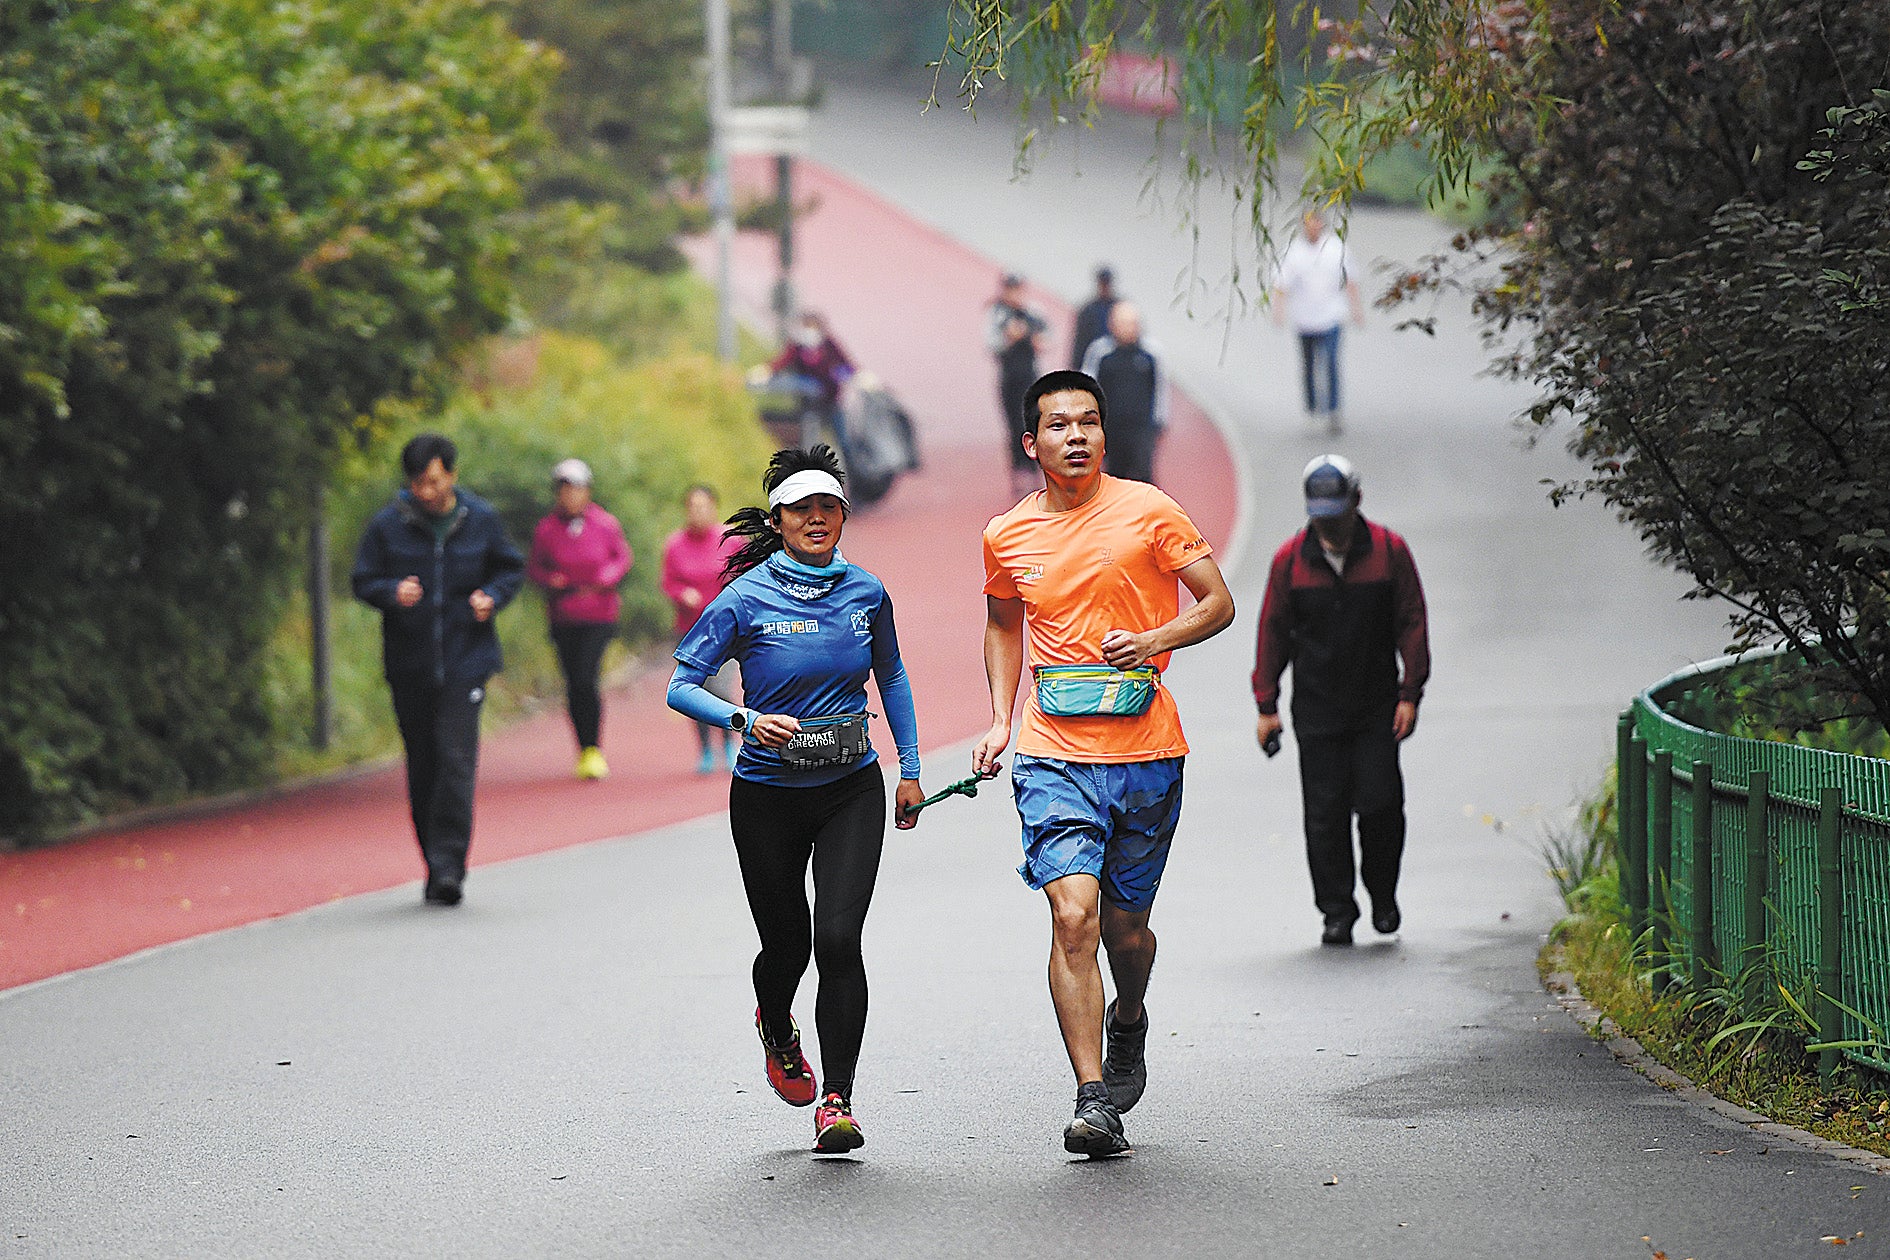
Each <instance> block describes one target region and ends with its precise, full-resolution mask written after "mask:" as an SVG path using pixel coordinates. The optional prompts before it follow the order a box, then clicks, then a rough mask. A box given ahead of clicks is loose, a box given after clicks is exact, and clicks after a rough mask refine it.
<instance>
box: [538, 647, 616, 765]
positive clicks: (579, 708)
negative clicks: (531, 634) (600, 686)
mask: <svg viewBox="0 0 1890 1260" xmlns="http://www.w3.org/2000/svg"><path fill="white" fill-rule="evenodd" d="M616 633H617V627H616V626H614V625H609V624H605V625H598V624H595V623H583V622H579V623H574V624H571V625H563V626H560V625H553V626H552V627H551V642H552V645H553V646H554V647H556V648H557V649H558V669H559V671H560V672H562V673H563V674H564V703H565V708H567V709H568V710H570V713H571V729H572V730H573V731H575V732H576V733H577V742H578V747H579V748H595V747H597V740H598V736H599V734H600V732H601V730H602V727H603V724H604V701H603V697H602V696H600V695H599V694H598V692H597V675H598V671H599V670H600V669H601V668H602V666H603V663H604V649H605V648H607V647H609V646H610V640H611V636H613V635H615V634H616Z"/></svg>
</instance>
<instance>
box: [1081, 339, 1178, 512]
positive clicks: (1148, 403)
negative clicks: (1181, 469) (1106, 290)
mask: <svg viewBox="0 0 1890 1260" xmlns="http://www.w3.org/2000/svg"><path fill="white" fill-rule="evenodd" d="M1108 328H1109V331H1108V332H1107V333H1106V334H1104V335H1103V336H1101V337H1098V338H1097V339H1096V340H1095V341H1093V342H1091V343H1090V346H1089V355H1088V357H1087V358H1085V359H1084V360H1083V371H1085V372H1087V373H1088V374H1089V375H1091V376H1093V377H1095V378H1096V383H1097V384H1098V385H1101V386H1102V390H1103V393H1104V394H1106V395H1108V398H1109V445H1108V447H1107V449H1106V452H1105V454H1104V456H1103V459H1104V461H1105V463H1107V465H1108V467H1107V468H1106V469H1104V471H1105V472H1107V473H1108V474H1109V475H1110V476H1111V477H1121V478H1123V479H1125V480H1128V481H1146V482H1148V483H1149V484H1151V485H1153V484H1154V482H1155V446H1156V443H1157V442H1158V441H1159V440H1160V438H1161V435H1162V430H1164V429H1166V428H1167V427H1168V382H1167V380H1166V378H1165V377H1164V374H1163V372H1162V351H1161V347H1160V346H1157V345H1155V344H1153V343H1151V342H1150V341H1149V340H1148V339H1147V338H1145V337H1144V336H1142V313H1141V312H1140V311H1138V310H1136V308H1135V305H1134V304H1133V303H1130V302H1117V303H1116V304H1115V305H1114V306H1112V307H1110V308H1109V323H1108Z"/></svg>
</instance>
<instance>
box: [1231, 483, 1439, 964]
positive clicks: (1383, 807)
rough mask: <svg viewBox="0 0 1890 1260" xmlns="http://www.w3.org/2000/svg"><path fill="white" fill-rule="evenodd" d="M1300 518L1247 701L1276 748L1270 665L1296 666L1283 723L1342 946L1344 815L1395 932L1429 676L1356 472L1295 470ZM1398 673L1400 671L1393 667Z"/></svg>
mask: <svg viewBox="0 0 1890 1260" xmlns="http://www.w3.org/2000/svg"><path fill="white" fill-rule="evenodd" d="M1301 480H1302V484H1303V485H1304V488H1305V492H1306V514H1307V516H1308V517H1310V518H1311V520H1310V525H1309V528H1307V529H1305V530H1302V531H1301V532H1299V533H1298V534H1295V535H1294V536H1293V537H1292V538H1291V539H1289V540H1288V541H1287V542H1286V544H1285V545H1284V546H1282V547H1281V548H1280V549H1279V551H1278V552H1277V553H1276V554H1275V555H1274V557H1273V567H1272V570H1271V571H1270V572H1269V573H1268V575H1267V593H1266V598H1265V600H1264V602H1263V603H1262V605H1261V609H1260V635H1259V645H1258V649H1257V652H1256V659H1255V662H1254V670H1253V698H1254V702H1255V703H1256V704H1257V705H1258V706H1259V708H1260V723H1259V730H1258V734H1259V738H1260V744H1261V746H1262V747H1263V748H1265V749H1266V750H1267V755H1268V756H1271V755H1272V754H1273V753H1274V752H1275V751H1276V750H1277V749H1278V748H1279V736H1280V710H1279V702H1280V674H1281V673H1282V672H1283V671H1284V670H1285V668H1286V667H1287V665H1289V664H1290V665H1291V666H1292V667H1293V734H1294V737H1295V739H1296V741H1297V742H1298V744H1299V781H1300V792H1301V795H1302V798H1303V807H1304V811H1305V822H1306V860H1307V864H1308V865H1309V866H1310V867H1311V869H1312V884H1313V900H1314V901H1315V902H1316V903H1317V904H1318V906H1319V912H1320V914H1322V915H1323V916H1324V917H1325V930H1324V932H1323V933H1322V934H1321V936H1320V940H1321V941H1322V942H1324V943H1325V944H1327V945H1350V944H1351V943H1352V925H1353V924H1354V923H1356V922H1357V921H1358V902H1357V901H1356V900H1355V899H1354V897H1353V885H1354V867H1353V861H1352V818H1353V816H1354V815H1356V816H1357V817H1358V847H1359V866H1358V871H1357V873H1358V875H1359V876H1362V878H1363V882H1364V884H1365V891H1366V893H1367V895H1369V896H1370V898H1371V902H1372V926H1373V927H1374V928H1376V929H1377V930H1378V931H1379V932H1381V933H1385V934H1389V933H1392V932H1395V931H1397V930H1398V926H1399V924H1400V923H1401V922H1402V921H1403V915H1402V914H1401V913H1400V911H1399V909H1398V897H1397V893H1398V867H1399V864H1400V862H1401V861H1402V859H1403V856H1404V779H1403V776H1402V775H1401V774H1400V773H1399V770H1398V745H1399V743H1400V742H1401V741H1403V740H1404V739H1406V738H1408V737H1409V736H1410V734H1411V732H1412V731H1414V730H1416V729H1417V710H1418V702H1419V701H1420V700H1421V699H1422V698H1423V696H1424V684H1425V682H1426V680H1427V679H1428V678H1429V677H1430V672H1431V651H1430V641H1429V630H1428V625H1427V620H1426V616H1425V611H1424V588H1423V587H1422V585H1420V583H1419V581H1418V572H1417V564H1416V562H1415V561H1413V560H1412V558H1411V549H1410V548H1409V547H1408V546H1406V545H1405V541H1404V539H1403V538H1400V537H1399V536H1398V535H1397V534H1394V533H1393V532H1392V531H1390V530H1388V529H1386V528H1385V527H1384V526H1382V525H1378V524H1374V523H1373V522H1371V521H1368V520H1366V519H1365V518H1364V517H1362V516H1360V515H1359V513H1358V507H1359V502H1360V500H1361V499H1362V498H1363V495H1362V493H1361V492H1360V488H1359V476H1358V472H1357V471H1356V470H1355V469H1354V468H1353V467H1352V465H1351V463H1350V462H1349V461H1347V460H1346V459H1344V458H1343V457H1342V456H1338V455H1321V456H1319V457H1318V458H1316V459H1314V460H1313V461H1312V462H1311V463H1310V464H1308V465H1306V469H1305V472H1304V473H1302V474H1301ZM1400 664H1402V666H1403V670H1402V673H1400V670H1399V666H1400Z"/></svg>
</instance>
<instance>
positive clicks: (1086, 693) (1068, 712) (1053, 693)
mask: <svg viewBox="0 0 1890 1260" xmlns="http://www.w3.org/2000/svg"><path fill="white" fill-rule="evenodd" d="M1036 675H1037V707H1038V708H1039V709H1040V710H1042V711H1043V714H1044V716H1045V717H1140V716H1141V715H1142V714H1144V713H1147V712H1148V706H1149V705H1151V704H1153V703H1154V702H1155V689H1156V688H1157V687H1159V686H1161V677H1162V675H1161V671H1160V670H1158V669H1156V668H1155V667H1154V666H1153V665H1138V666H1137V667H1136V668H1134V669H1111V668H1110V667H1109V666H1107V665H1039V666H1037V670H1036Z"/></svg>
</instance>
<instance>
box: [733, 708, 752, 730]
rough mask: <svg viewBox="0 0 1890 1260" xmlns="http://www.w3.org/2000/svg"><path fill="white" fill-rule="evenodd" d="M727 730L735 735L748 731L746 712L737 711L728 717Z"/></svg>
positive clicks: (743, 710) (744, 710) (745, 710)
mask: <svg viewBox="0 0 1890 1260" xmlns="http://www.w3.org/2000/svg"><path fill="white" fill-rule="evenodd" d="M728 729H729V730H731V731H734V732H735V733H736V734H737V735H739V734H741V733H742V732H743V731H745V730H747V729H748V710H747V709H737V710H735V712H733V713H731V714H729V715H728Z"/></svg>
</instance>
